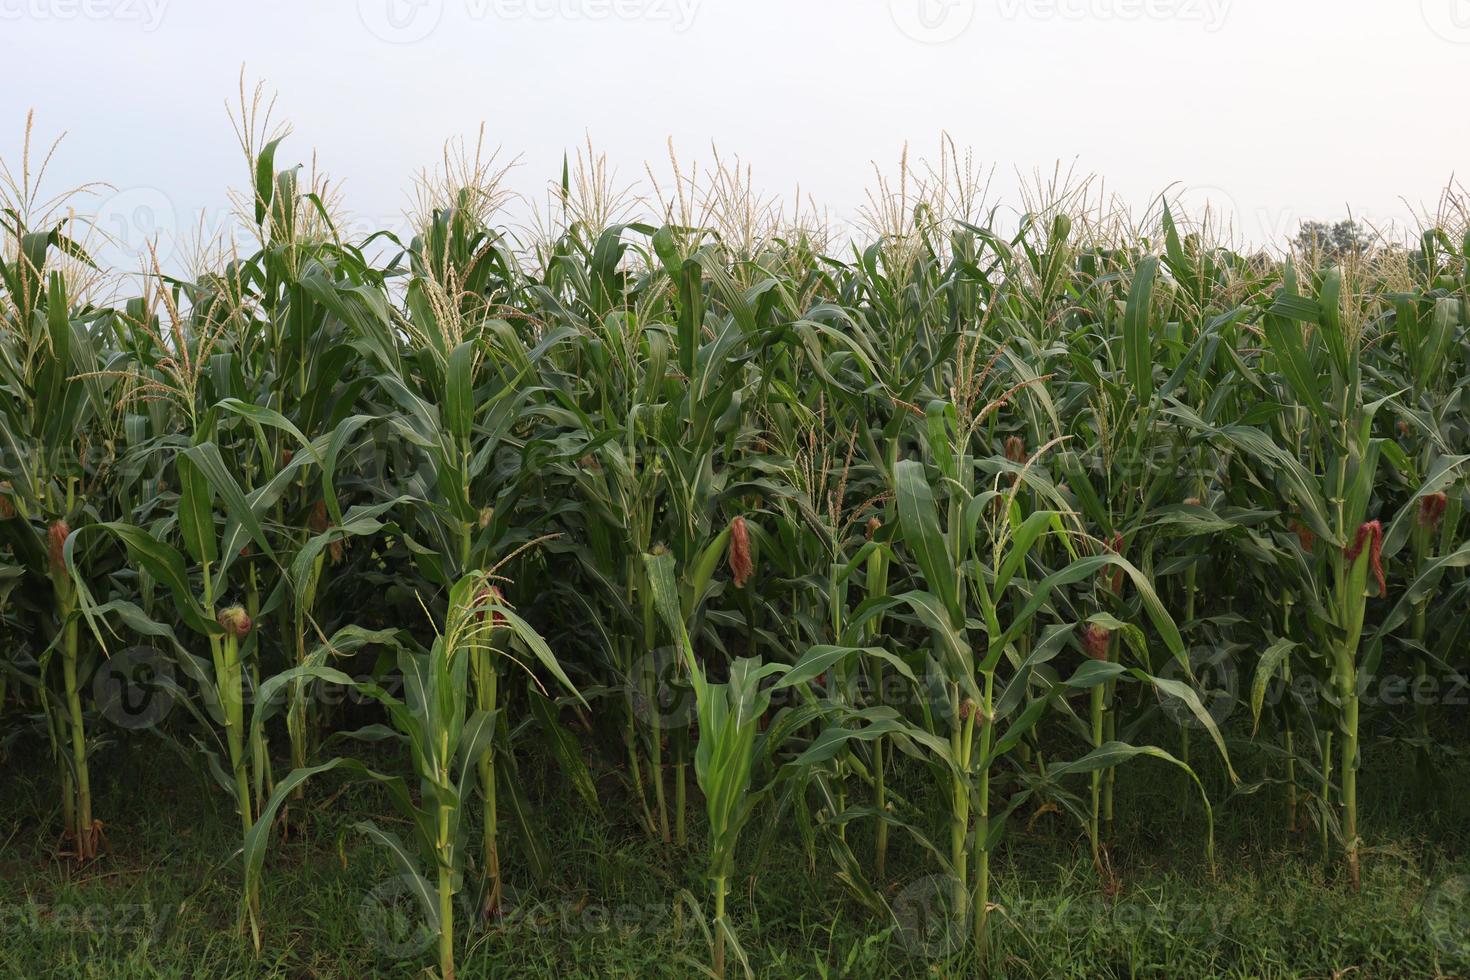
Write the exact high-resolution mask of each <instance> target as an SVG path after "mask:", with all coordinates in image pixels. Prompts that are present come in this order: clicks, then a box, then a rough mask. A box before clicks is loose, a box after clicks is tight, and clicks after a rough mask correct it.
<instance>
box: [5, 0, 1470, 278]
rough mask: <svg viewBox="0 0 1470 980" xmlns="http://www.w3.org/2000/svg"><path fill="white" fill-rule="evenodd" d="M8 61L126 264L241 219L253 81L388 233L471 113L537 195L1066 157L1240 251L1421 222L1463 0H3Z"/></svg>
mask: <svg viewBox="0 0 1470 980" xmlns="http://www.w3.org/2000/svg"><path fill="white" fill-rule="evenodd" d="M0 58H3V62H4V63H5V64H6V66H7V68H8V75H9V77H10V78H11V80H12V84H10V85H8V86H7V87H6V88H7V94H6V96H5V98H4V100H3V101H0V159H3V160H4V161H5V162H6V163H7V164H8V165H10V167H11V169H12V170H15V169H16V168H17V167H18V163H19V158H20V152H21V142H22V135H23V132H24V127H25V115H26V112H27V110H32V109H33V110H34V112H35V131H34V137H33V139H34V141H35V142H36V143H37V144H38V145H39V144H41V143H43V142H46V141H49V140H50V139H51V138H53V137H55V136H57V135H59V134H61V133H62V132H63V131H64V132H65V133H66V137H65V139H64V141H63V142H62V144H61V146H60V147H59V149H58V150H57V153H56V155H55V157H54V159H53V162H52V165H51V169H50V172H49V173H48V175H47V184H48V186H49V187H50V188H51V189H52V190H61V189H63V188H65V187H68V186H72V185H76V184H80V183H83V182H86V181H102V182H106V183H107V184H108V185H110V188H109V189H102V190H101V191H100V192H99V193H98V194H97V195H96V196H95V197H93V198H92V199H90V204H91V207H92V208H93V209H94V210H95V213H96V214H97V215H98V220H99V223H100V224H101V226H102V227H104V228H107V229H109V233H110V234H111V235H112V237H113V238H114V239H115V245H114V247H113V248H112V249H110V250H109V252H108V253H107V258H108V260H109V261H112V262H116V263H120V264H128V263H129V262H131V261H133V259H132V256H133V254H134V253H135V252H136V251H138V250H140V249H141V248H143V247H144V246H145V243H146V242H147V241H149V240H154V239H156V240H158V241H159V242H160V243H161V245H160V247H161V249H162V250H163V251H164V252H165V253H168V252H171V251H173V250H174V249H175V248H176V247H177V248H178V249H182V248H183V247H184V246H183V244H182V243H183V241H184V239H185V238H188V237H189V236H190V235H192V234H193V232H194V230H195V229H197V228H199V227H201V226H202V227H205V228H210V227H222V226H223V224H224V223H225V222H227V221H228V214H229V204H228V197H227V194H226V191H227V189H228V188H230V187H241V186H243V185H244V184H245V182H246V179H247V170H246V167H245V163H244V159H243V156H242V155H241V152H240V149H239V145H238V143H237V141H236V138H235V134H234V131H233V129H232V127H231V124H230V120H229V117H228V115H227V111H226V106H227V104H229V103H232V102H238V90H239V81H240V77H241V72H242V69H243V72H244V76H245V78H246V79H247V82H248V84H250V85H253V84H254V83H255V82H256V81H257V80H259V81H263V82H264V83H265V84H266V86H267V87H268V89H269V90H270V91H272V92H274V93H276V96H277V103H276V115H277V118H279V119H281V120H283V121H289V122H290V124H291V125H292V128H293V133H292V135H291V137H290V138H289V139H288V140H287V141H286V142H285V144H283V148H282V150H281V151H280V153H279V155H278V157H277V162H278V163H287V162H298V161H299V162H305V163H310V161H311V160H312V159H313V155H314V157H315V160H316V163H317V166H318V168H319V169H320V170H323V171H325V172H326V173H328V174H330V175H331V176H332V177H333V179H334V180H335V181H338V182H339V183H340V188H341V190H342V192H343V199H344V202H345V204H346V205H347V206H348V207H349V208H350V210H351V211H352V212H354V213H355V214H356V215H358V216H360V218H361V219H362V220H364V221H365V222H367V223H377V224H385V225H394V224H395V223H399V222H401V221H402V218H401V214H402V212H403V210H404V209H405V208H406V207H408V206H409V205H410V203H411V198H410V193H409V192H410V190H411V188H412V183H413V178H414V176H415V175H416V174H417V173H418V172H419V171H421V170H422V169H423V168H424V167H425V166H431V165H433V164H434V163H435V162H436V161H438V160H441V159H442V148H443V146H444V143H445V141H446V139H449V138H454V137H462V138H469V139H471V140H473V139H474V137H475V134H476V133H477V131H478V130H479V128H480V126H481V125H482V124H483V126H484V131H485V134H486V139H487V141H488V142H489V143H491V144H495V145H499V146H500V147H502V148H503V159H506V160H509V159H512V158H514V159H518V160H519V163H518V165H517V167H516V168H515V169H514V170H513V171H512V173H511V175H510V177H509V178H508V179H509V182H510V185H511V186H512V187H513V188H515V189H517V190H520V191H522V192H524V193H526V194H531V195H536V196H543V195H544V189H545V186H546V182H547V181H548V180H550V179H554V178H555V177H556V176H557V175H558V174H559V171H560V165H561V160H562V158H563V154H565V153H567V152H569V151H570V152H575V151H576V150H577V148H578V147H580V146H583V145H585V143H586V141H587V140H590V141H591V143H592V145H593V146H594V147H595V148H596V150H597V151H598V152H600V153H605V154H606V155H607V157H608V160H609V162H610V165H611V166H612V167H614V168H615V169H616V171H617V173H618V175H619V178H620V183H626V184H631V183H633V182H634V181H636V180H638V179H640V178H642V176H643V174H644V162H645V161H652V162H653V163H654V165H655V166H657V167H661V168H663V169H665V170H666V169H667V168H666V161H667V158H668V156H667V149H666V147H667V145H668V143H669V141H670V140H672V142H673V145H674V146H675V147H676V149H677V150H678V153H679V156H680V158H681V160H684V161H685V162H686V165H687V164H688V162H690V161H694V160H697V159H708V158H709V155H710V147H711V146H712V145H713V146H717V147H718V148H719V150H720V152H721V153H722V154H723V155H724V156H725V157H726V158H727V159H728V158H731V157H735V156H738V157H739V158H740V160H741V161H742V162H743V163H744V164H748V165H749V166H750V167H751V171H752V173H753V176H754V180H755V183H756V185H757V186H758V187H759V188H760V189H761V191H762V192H763V193H769V194H771V195H777V196H780V197H783V198H787V197H791V196H793V193H794V191H795V189H796V188H797V187H798V186H799V187H800V188H801V191H802V193H803V194H804V195H809V196H810V197H811V198H812V199H814V200H815V201H816V202H817V203H818V204H819V205H820V206H822V207H823V208H825V209H826V210H827V211H828V213H829V214H830V215H831V216H832V217H833V219H834V220H835V221H837V222H838V223H839V224H840V223H841V222H844V221H847V220H850V219H851V218H852V217H853V216H854V215H855V214H856V213H857V211H858V209H859V208H860V207H861V206H862V205H863V203H864V201H865V200H866V192H867V190H868V189H869V188H871V187H872V186H873V182H874V181H873V173H874V166H875V164H876V165H877V166H878V167H879V168H881V169H882V170H883V171H884V172H886V173H890V174H891V173H893V172H894V170H895V169H896V166H897V162H898V160H899V158H900V155H901V153H902V152H903V149H904V147H905V145H908V146H909V148H910V154H911V156H912V157H915V158H918V157H931V158H932V157H934V155H935V153H936V151H937V148H938V146H939V137H940V134H941V133H942V132H947V133H948V134H950V136H951V137H952V138H953V139H954V141H955V142H956V143H957V144H958V145H959V146H961V147H964V148H968V149H969V150H970V151H971V152H972V153H973V155H974V158H975V160H976V161H977V162H978V163H980V164H982V165H983V166H984V167H985V168H989V167H992V166H993V168H994V179H993V181H992V184H991V199H992V201H993V202H995V203H998V204H1001V205H1012V206H1014V205H1017V204H1018V203H1019V195H1018V190H1019V188H1020V186H1021V185H1022V184H1023V183H1024V182H1026V181H1027V180H1029V179H1030V177H1031V175H1033V174H1035V173H1036V172H1038V171H1040V172H1045V173H1050V172H1051V171H1052V170H1053V169H1054V168H1055V167H1056V166H1057V164H1058V163H1060V164H1061V165H1062V166H1063V167H1064V168H1065V169H1067V170H1070V171H1072V172H1075V173H1077V174H1096V175H1097V177H1098V178H1099V179H1100V180H1102V181H1103V183H1102V184H1101V185H1099V186H1102V187H1104V188H1105V189H1106V190H1107V192H1109V193H1112V194H1116V195H1118V196H1119V197H1120V198H1121V199H1122V200H1124V201H1126V202H1128V203H1129V204H1130V205H1132V206H1133V207H1135V208H1139V209H1142V208H1144V207H1146V206H1147V205H1148V204H1149V202H1150V201H1151V200H1153V199H1154V198H1155V197H1156V195H1158V194H1160V193H1161V192H1164V191H1166V189H1170V188H1172V193H1173V194H1175V195H1177V196H1178V197H1179V199H1180V200H1181V202H1182V206H1183V207H1186V208H1192V209H1195V210H1198V209H1200V208H1202V207H1203V206H1204V202H1205V201H1209V202H1210V204H1211V207H1212V208H1213V210H1214V211H1215V212H1216V213H1218V214H1223V215H1225V216H1227V217H1228V219H1229V220H1230V222H1231V224H1232V225H1234V227H1235V230H1236V233H1237V235H1238V236H1239V237H1241V238H1243V239H1245V240H1247V241H1250V242H1255V243H1261V242H1270V241H1275V240H1280V239H1283V238H1286V237H1289V236H1290V235H1292V234H1293V233H1294V232H1295V230H1296V228H1297V226H1298V225H1299V223H1300V222H1301V221H1303V220H1308V219H1319V220H1326V219H1337V218H1340V217H1342V216H1345V215H1346V214H1347V213H1348V212H1349V210H1350V209H1351V211H1352V212H1353V213H1354V214H1355V215H1357V216H1359V217H1361V218H1363V219H1366V220H1369V221H1373V222H1375V223H1380V224H1385V223H1388V222H1393V221H1397V222H1399V223H1400V224H1402V225H1407V224H1408V223H1409V222H1410V221H1411V219H1412V215H1413V214H1414V213H1417V212H1419V211H1421V210H1423V209H1425V208H1430V209H1432V208H1433V207H1434V205H1435V203H1436V201H1437V199H1438V197H1439V194H1440V191H1441V190H1442V189H1443V188H1444V187H1445V186H1446V184H1447V183H1448V182H1449V181H1450V180H1451V178H1452V177H1453V176H1454V175H1455V174H1456V171H1457V168H1460V167H1462V166H1465V165H1467V164H1470V126H1467V125H1466V123H1465V116H1464V110H1463V101H1464V100H1463V91H1464V83H1465V77H1466V76H1465V70H1466V68H1467V67H1470V0H251V2H248V3H244V2H240V3H232V2H225V0H0ZM20 80H24V83H21V84H18V82H19V81H20ZM79 208H80V209H81V210H84V211H85V210H88V204H82V205H79Z"/></svg>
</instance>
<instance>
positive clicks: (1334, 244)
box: [1293, 219, 1372, 262]
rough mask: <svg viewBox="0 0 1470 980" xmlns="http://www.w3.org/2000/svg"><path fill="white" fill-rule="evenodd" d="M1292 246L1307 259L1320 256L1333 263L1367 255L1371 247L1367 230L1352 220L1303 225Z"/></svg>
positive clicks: (1303, 223) (1307, 222)
mask: <svg viewBox="0 0 1470 980" xmlns="http://www.w3.org/2000/svg"><path fill="white" fill-rule="evenodd" d="M1293 244H1294V245H1295V246H1296V250H1297V251H1298V252H1300V253H1302V254H1304V255H1313V254H1315V255H1321V256H1323V257H1324V258H1326V259H1329V260H1331V261H1334V262H1341V261H1342V260H1343V259H1349V258H1358V257H1361V256H1363V255H1366V254H1367V252H1368V249H1369V248H1370V247H1371V245H1372V239H1371V238H1370V237H1369V235H1368V231H1367V229H1365V228H1364V227H1363V226H1362V225H1360V224H1358V223H1357V222H1356V221H1353V220H1352V219H1347V220H1343V221H1339V222H1337V223H1336V224H1329V223H1328V222H1325V221H1303V222H1302V226H1301V230H1300V231H1298V232H1297V236H1296V239H1295V241H1294V242H1293Z"/></svg>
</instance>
